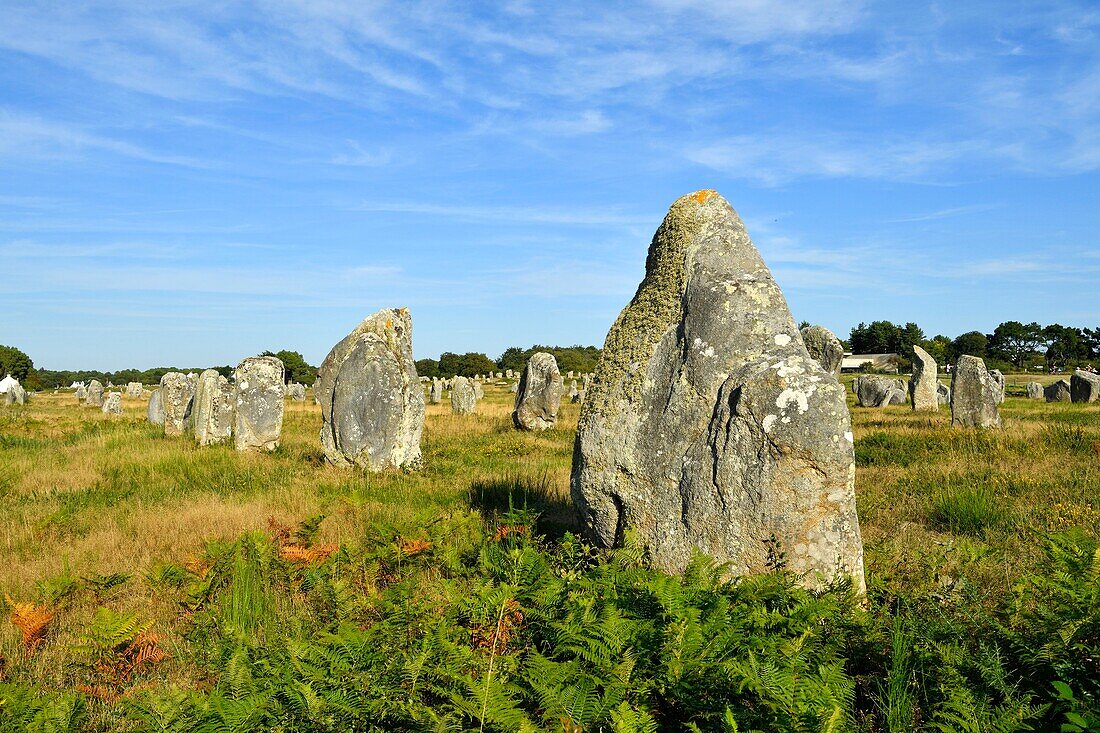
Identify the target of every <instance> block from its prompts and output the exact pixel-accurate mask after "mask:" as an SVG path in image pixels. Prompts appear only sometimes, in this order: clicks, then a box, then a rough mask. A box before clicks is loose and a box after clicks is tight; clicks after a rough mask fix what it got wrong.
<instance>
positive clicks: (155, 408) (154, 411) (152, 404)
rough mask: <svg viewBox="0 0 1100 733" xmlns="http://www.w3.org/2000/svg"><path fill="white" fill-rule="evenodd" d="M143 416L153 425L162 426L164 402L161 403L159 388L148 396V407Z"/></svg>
mask: <svg viewBox="0 0 1100 733" xmlns="http://www.w3.org/2000/svg"><path fill="white" fill-rule="evenodd" d="M145 416H146V417H147V418H148V419H149V422H151V423H153V424H154V425H163V424H164V402H162V401H161V397H160V388H159V387H158V388H157V389H154V390H153V393H152V394H151V395H149V406H148V407H147V408H146V410H145Z"/></svg>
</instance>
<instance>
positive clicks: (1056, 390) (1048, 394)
mask: <svg viewBox="0 0 1100 733" xmlns="http://www.w3.org/2000/svg"><path fill="white" fill-rule="evenodd" d="M1043 397H1045V398H1046V401H1047V402H1072V401H1073V395H1072V393H1071V391H1070V383H1069V380H1068V379H1059V380H1058V381H1057V382H1055V383H1053V384H1048V385H1047V386H1046V387H1045V388H1044V389H1043Z"/></svg>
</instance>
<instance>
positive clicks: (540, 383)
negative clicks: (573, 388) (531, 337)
mask: <svg viewBox="0 0 1100 733" xmlns="http://www.w3.org/2000/svg"><path fill="white" fill-rule="evenodd" d="M563 391H564V389H563V386H562V378H561V372H560V371H558V362H557V359H555V358H554V356H553V355H552V354H547V353H545V352H542V351H540V352H538V353H537V354H533V355H532V356H531V358H530V359H528V360H527V366H526V367H524V369H523V374H522V375H520V378H519V388H518V389H517V390H516V406H515V409H514V410H513V411H512V422H513V423H515V426H516V427H517V428H519V429H520V430H547V429H549V428H552V427H554V424H555V423H556V422H557V420H558V410H559V409H560V407H561V395H562V392H563Z"/></svg>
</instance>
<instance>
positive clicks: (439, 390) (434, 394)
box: [428, 379, 443, 405]
mask: <svg viewBox="0 0 1100 733" xmlns="http://www.w3.org/2000/svg"><path fill="white" fill-rule="evenodd" d="M428 398H429V400H430V402H431V403H432V404H433V405H438V404H439V403H440V402H442V401H443V382H442V381H440V380H438V379H433V380H432V388H431V389H430V390H428Z"/></svg>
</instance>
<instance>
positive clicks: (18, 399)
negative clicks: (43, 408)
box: [4, 384, 27, 405]
mask: <svg viewBox="0 0 1100 733" xmlns="http://www.w3.org/2000/svg"><path fill="white" fill-rule="evenodd" d="M4 401H5V402H6V403H7V404H9V405H25V404H27V390H25V389H23V385H21V384H13V385H12V386H10V387H8V391H7V392H6V393H5V394H4Z"/></svg>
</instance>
